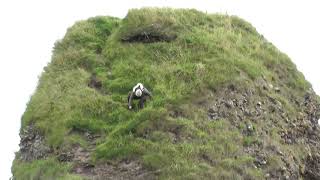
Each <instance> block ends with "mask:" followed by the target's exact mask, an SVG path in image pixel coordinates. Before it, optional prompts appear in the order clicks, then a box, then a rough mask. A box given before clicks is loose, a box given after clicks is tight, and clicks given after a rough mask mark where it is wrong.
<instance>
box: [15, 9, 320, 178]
mask: <svg viewBox="0 0 320 180" xmlns="http://www.w3.org/2000/svg"><path fill="white" fill-rule="evenodd" d="M138 82H142V83H143V84H144V85H145V86H146V87H147V88H148V89H149V90H151V92H152V93H153V95H154V98H153V99H152V100H148V101H147V104H146V108H144V109H143V110H138V109H135V110H134V111H129V110H128V109H127V103H126V101H127V94H128V91H129V90H130V89H132V87H133V86H134V85H135V84H136V83H138ZM306 94H309V96H308V97H310V98H309V99H307V100H310V101H308V103H309V102H310V103H309V104H308V103H306ZM317 98H318V97H317V96H316V95H314V93H313V91H312V90H311V86H310V84H309V83H308V82H306V81H305V79H304V77H303V75H302V74H301V73H300V72H298V71H297V69H296V67H295V65H294V64H293V63H292V62H291V61H290V59H289V58H288V57H287V56H286V55H285V54H283V53H281V52H280V51H279V50H277V49H276V48H275V47H274V46H273V45H272V44H271V43H270V42H268V41H267V40H266V39H265V38H264V37H263V36H262V35H260V34H259V33H257V31H256V30H255V28H254V27H252V26H251V25H250V24H249V23H247V22H245V21H244V20H242V19H240V18H238V17H235V16H227V15H219V14H205V13H202V12H199V11H196V10H186V9H176V10H174V9H157V8H145V9H133V10H130V11H129V12H128V15H127V16H126V17H125V18H124V19H118V18H113V17H105V16H99V17H94V18H90V19H88V20H85V21H79V22H77V23H75V25H73V26H72V27H70V28H69V29H68V31H67V33H66V35H65V37H64V38H63V39H62V40H60V41H57V42H56V44H55V47H54V51H53V55H52V61H51V62H50V63H49V64H48V66H47V67H45V69H44V72H43V74H42V75H41V78H40V80H39V84H38V87H37V90H36V92H35V93H34V95H33V96H32V97H31V99H30V102H29V103H28V106H27V109H26V111H25V113H24V115H23V117H22V127H21V136H22V144H23V142H25V141H24V136H29V135H30V134H31V135H33V136H34V137H38V139H39V140H38V141H37V143H38V144H39V143H40V144H41V145H43V146H45V147H46V149H47V150H42V149H40V150H39V152H35V150H32V148H35V147H38V146H36V145H34V143H35V142H33V141H32V138H29V140H30V141H31V142H30V143H29V144H27V145H26V147H25V150H20V152H18V153H17V155H16V159H15V161H14V163H13V167H12V172H13V175H14V177H15V178H16V179H18V180H19V179H92V178H101V179H105V178H126V177H127V178H128V177H130V178H133V179H139V178H140V179H263V178H265V177H266V178H269V177H270V178H272V177H281V178H286V177H287V176H288V177H293V178H302V177H304V175H305V174H306V173H305V171H307V170H308V168H307V167H304V166H305V161H307V159H308V154H311V155H310V156H313V152H315V151H316V150H319V149H318V145H317V144H312V143H311V142H309V141H308V140H306V139H307V136H308V137H309V135H310V133H308V132H309V131H306V132H305V129H309V128H311V129H312V130H310V131H312V132H313V131H314V132H318V125H316V123H315V122H313V121H314V120H315V119H317V118H319V99H317ZM310 104H311V105H310ZM311 106H312V108H311ZM292 124H295V126H296V127H297V128H300V129H297V130H295V128H292ZM31 127H32V128H31ZM30 128H31V129H32V130H26V129H30ZM301 128H305V129H302V130H301ZM300 130H301V133H300ZM291 131H292V132H291ZM296 132H299V133H300V134H297V133H296ZM35 134H36V135H35ZM292 134H294V139H293V138H291V137H293V136H290V135H292ZM314 136H315V138H316V139H317V138H318V136H317V135H314ZM288 137H289V138H288ZM26 139H28V138H26ZM288 139H290V140H291V142H290V143H288V142H287V140H288ZM309 139H310V138H309ZM311 139H312V138H311ZM26 141H27V140H26ZM306 147H308V148H306ZM22 149H23V148H22ZM37 149H39V148H37ZM79 149H81V150H79ZM313 149H315V150H314V151H313ZM37 153H40V154H41V155H39V154H37ZM31 156H32V158H28V157H31ZM79 157H81V158H79ZM125 165H127V166H125ZM128 166H130V167H128ZM300 166H301V167H300ZM302 167H303V168H304V169H306V170H303V169H302ZM284 168H286V169H284ZM123 169H124V170H123ZM121 170H123V171H121ZM309 174H310V173H309Z"/></svg>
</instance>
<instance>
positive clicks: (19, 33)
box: [0, 0, 320, 180]
mask: <svg viewBox="0 0 320 180" xmlns="http://www.w3.org/2000/svg"><path fill="white" fill-rule="evenodd" d="M146 6H153V7H154V6H156V7H162V6H165V7H175V8H195V9H198V10H201V11H204V12H208V13H216V12H219V13H224V14H230V15H238V16H240V17H241V18H243V19H245V20H247V21H249V22H250V23H252V24H253V26H255V27H256V28H257V30H258V32H260V33H261V34H263V35H264V36H265V37H266V38H267V39H268V40H269V41H271V42H272V43H273V44H274V45H275V46H277V47H278V48H279V49H280V50H281V51H282V52H284V53H286V54H287V55H288V56H289V57H290V58H291V59H292V60H293V62H294V63H295V64H296V65H297V67H298V69H299V70H300V71H302V72H303V74H304V75H305V77H306V79H307V80H308V81H310V82H311V83H312V85H313V87H314V89H315V91H316V92H317V93H318V94H320V70H319V67H320V66H319V65H320V63H319V61H320V55H319V52H320V49H319V47H320V46H319V42H320V24H319V18H320V10H319V9H320V4H318V3H317V0H314V1H312V0H304V1H294V0H288V1H286V0H282V1H279V0H265V1H262V0H261V1H257V0H250V1H249V0H221V1H216V0H203V1H201V0H176V1H170V0H116V1H114V2H113V1H107V0H87V1H81V0H64V1H63V0H53V1H46V0H27V1H24V0H20V1H18V0H10V1H9V0H7V1H6V0H1V2H0V84H1V88H0V119H1V126H0V147H1V148H0V180H2V179H5V180H6V179H8V178H9V177H10V176H11V172H10V167H11V163H12V160H13V158H14V152H15V151H17V150H18V144H19V140H20V139H19V135H18V134H19V128H20V118H21V115H22V113H23V112H24V110H25V107H26V103H27V102H28V100H29V98H30V96H31V95H32V93H33V92H34V90H35V88H36V85H37V82H38V76H39V75H40V73H41V72H42V69H43V67H44V66H45V65H46V64H47V63H48V62H49V61H50V57H51V51H52V47H53V45H54V42H55V41H56V40H58V39H61V38H62V37H63V36H64V34H65V32H66V29H67V28H68V27H70V26H71V25H72V24H74V22H75V21H78V20H83V19H87V18H89V17H92V16H97V15H110V16H116V17H120V18H123V17H124V16H125V15H126V13H127V11H128V9H130V8H137V7H146Z"/></svg>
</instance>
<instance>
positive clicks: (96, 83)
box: [88, 74, 102, 90]
mask: <svg viewBox="0 0 320 180" xmlns="http://www.w3.org/2000/svg"><path fill="white" fill-rule="evenodd" d="M88 86H89V87H90V88H93V89H96V90H100V89H101V88H102V82H101V81H100V80H99V79H98V78H97V76H96V74H92V76H91V77H90V80H89V83H88Z"/></svg>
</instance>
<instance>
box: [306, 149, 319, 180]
mask: <svg viewBox="0 0 320 180" xmlns="http://www.w3.org/2000/svg"><path fill="white" fill-rule="evenodd" d="M305 165H306V166H305V173H304V175H303V177H304V178H305V179H309V180H316V179H320V156H319V155H316V156H308V158H307V160H306V163H305Z"/></svg>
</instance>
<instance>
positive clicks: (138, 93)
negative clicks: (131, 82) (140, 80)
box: [136, 89, 142, 97]
mask: <svg viewBox="0 0 320 180" xmlns="http://www.w3.org/2000/svg"><path fill="white" fill-rule="evenodd" d="M141 95H142V91H141V90H140V89H138V90H136V96H138V97H140V96H141Z"/></svg>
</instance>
